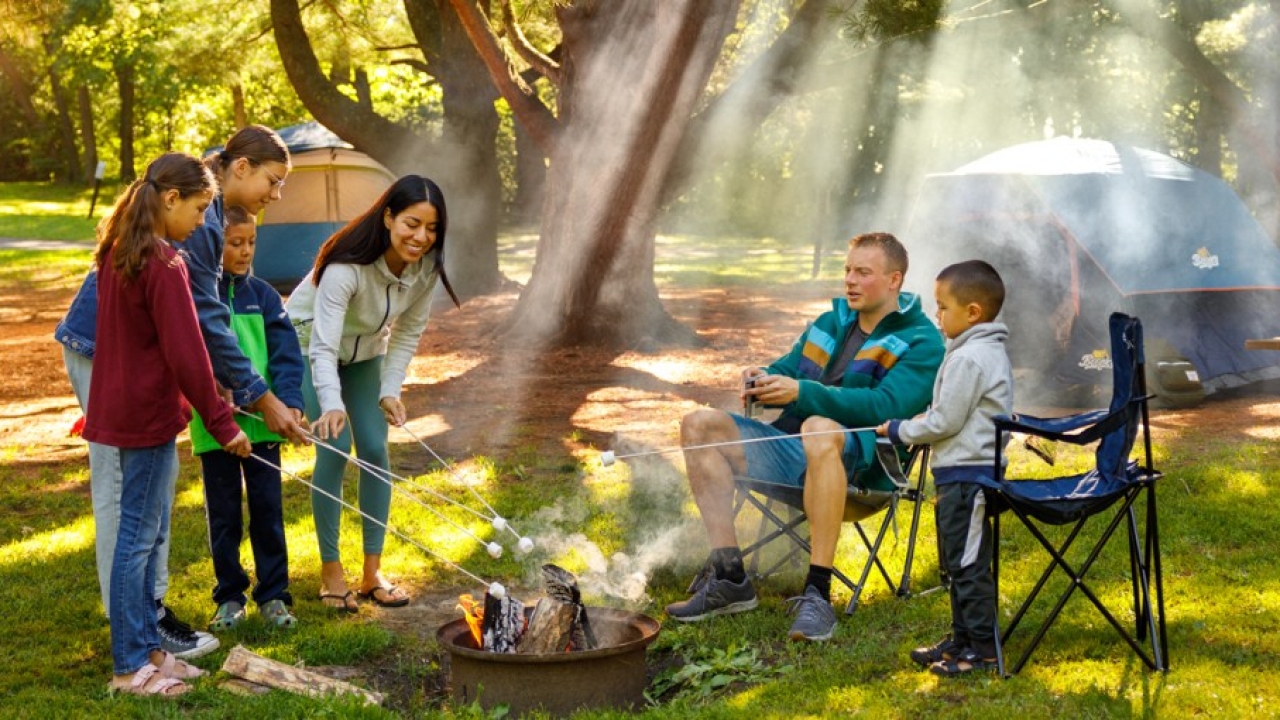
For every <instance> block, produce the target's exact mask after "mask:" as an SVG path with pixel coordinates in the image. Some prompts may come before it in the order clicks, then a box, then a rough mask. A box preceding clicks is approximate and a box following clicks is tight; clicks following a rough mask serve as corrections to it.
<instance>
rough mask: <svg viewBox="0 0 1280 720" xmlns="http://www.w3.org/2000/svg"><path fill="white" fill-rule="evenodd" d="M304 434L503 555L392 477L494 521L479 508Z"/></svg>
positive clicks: (522, 546)
mask: <svg viewBox="0 0 1280 720" xmlns="http://www.w3.org/2000/svg"><path fill="white" fill-rule="evenodd" d="M236 412H238V413H240V414H241V415H244V416H246V417H251V418H255V419H257V420H261V419H262V418H261V417H259V416H258V415H255V414H253V413H250V412H246V411H245V410H242V409H240V408H236ZM304 434H305V435H306V437H307V439H308V440H310V441H311V442H312V444H314V445H318V446H319V447H322V448H324V449H326V450H328V451H330V452H332V453H334V454H337V455H340V456H342V457H343V458H346V459H347V460H348V461H350V462H352V463H353V464H355V466H356V467H358V468H361V469H363V470H367V471H368V472H369V473H370V474H371V475H373V476H374V477H376V478H378V479H379V480H381V481H383V482H385V483H386V484H387V486H388V487H390V488H391V489H392V490H393V491H394V490H399V491H400V494H401V495H404V496H405V497H408V498H409V499H411V500H413V501H414V502H416V503H418V504H419V505H420V506H422V507H423V508H424V509H426V510H427V511H428V512H430V513H432V514H434V515H435V516H436V517H438V518H440V519H441V520H443V521H445V522H446V523H448V524H450V525H452V526H453V527H455V528H457V529H458V530H460V531H461V532H463V533H465V534H466V535H469V536H470V537H471V538H472V539H473V540H475V541H476V542H478V543H480V544H481V545H483V546H484V548H485V551H486V552H488V553H489V555H490V556H492V557H494V558H498V557H501V556H502V546H501V545H499V544H498V543H496V542H485V541H484V540H483V539H481V538H480V537H479V536H477V535H476V534H475V533H473V532H471V531H470V530H468V529H467V528H465V527H463V526H461V525H459V524H458V523H456V522H454V521H453V520H450V519H449V518H447V517H445V516H444V515H442V514H441V513H440V512H439V511H437V510H436V509H435V508H433V507H431V506H430V505H427V504H426V503H424V502H423V501H422V499H421V498H419V497H417V496H416V495H414V494H413V493H410V492H407V491H405V489H404V488H397V487H396V485H395V484H394V483H392V482H391V478H395V479H396V480H399V481H401V482H403V483H405V484H406V485H409V486H411V487H413V488H416V489H418V490H421V491H422V492H424V493H427V494H428V495H431V496H433V497H435V498H437V499H439V500H442V501H444V502H447V503H450V504H452V505H454V506H455V507H458V508H460V509H462V510H465V511H467V512H469V513H471V514H473V515H475V516H476V517H478V518H480V519H482V520H486V521H489V522H490V523H492V522H493V518H490V517H488V516H487V515H485V514H484V513H482V512H480V511H478V510H476V509H474V508H470V507H467V506H466V505H463V504H462V503H460V502H458V501H457V500H454V499H453V498H450V497H447V496H445V495H442V494H440V493H438V492H436V491H434V490H432V489H431V488H428V487H424V486H422V485H419V484H417V483H415V482H413V481H412V480H409V479H407V478H403V477H400V476H399V475H396V474H395V473H393V472H391V471H390V470H385V469H383V468H380V467H378V466H376V465H374V464H372V463H369V462H366V461H364V460H361V459H360V458H358V457H356V456H354V455H352V454H350V453H345V452H343V451H341V450H339V449H338V448H336V447H334V446H333V445H330V444H328V443H326V442H324V441H323V440H321V439H320V438H318V437H316V435H315V434H314V433H311V432H310V431H304ZM522 541H523V538H522ZM532 549H533V541H532V540H529V541H528V542H527V543H526V542H521V543H519V544H518V545H517V550H518V551H519V552H521V553H527V552H529V550H532Z"/></svg>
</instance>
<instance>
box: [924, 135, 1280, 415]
mask: <svg viewBox="0 0 1280 720" xmlns="http://www.w3.org/2000/svg"><path fill="white" fill-rule="evenodd" d="M909 237H911V238H913V239H914V243H919V244H921V245H924V244H926V243H927V244H929V247H928V248H927V249H926V248H922V249H925V252H924V253H916V252H914V250H915V247H916V246H915V244H914V243H913V257H916V256H920V255H923V256H924V258H925V262H922V263H921V265H922V268H923V269H922V272H926V273H928V272H933V273H936V271H937V270H939V269H941V268H942V267H943V266H945V265H947V264H949V263H951V262H956V261H958V260H964V259H969V258H981V259H984V260H987V261H988V262H991V263H992V265H994V266H995V267H996V269H997V270H999V271H1000V273H1001V275H1002V276H1003V277H1004V278H1005V282H1006V285H1007V299H1006V304H1005V312H1004V318H1003V319H1004V320H1005V322H1007V323H1008V324H1009V327H1010V345H1009V350H1010V356H1011V358H1012V359H1013V360H1014V364H1015V367H1021V368H1027V369H1030V370H1031V371H1033V375H1032V377H1033V378H1034V379H1035V383H1037V384H1039V385H1041V386H1040V387H1027V388H1026V389H1025V391H1024V390H1023V388H1021V387H1020V388H1019V395H1020V396H1022V397H1028V396H1035V395H1037V394H1039V393H1041V392H1053V391H1057V390H1063V389H1065V388H1071V387H1076V388H1083V387H1092V388H1094V390H1095V391H1100V390H1099V386H1100V385H1103V384H1105V383H1106V382H1107V381H1108V380H1109V375H1110V370H1109V362H1108V361H1107V360H1108V358H1106V357H1105V355H1106V354H1107V350H1106V348H1107V345H1106V340H1107V331H1106V319H1107V317H1109V316H1110V314H1111V312H1113V311H1117V310H1118V311H1122V312H1126V313H1129V314H1132V315H1136V316H1138V317H1140V318H1142V320H1143V323H1144V325H1145V327H1146V336H1147V367H1148V371H1149V372H1150V371H1155V372H1157V373H1159V372H1160V371H1162V370H1166V371H1169V372H1165V373H1164V375H1157V376H1156V377H1154V378H1153V379H1154V380H1155V382H1154V383H1153V384H1152V386H1153V389H1154V391H1155V392H1157V393H1158V394H1160V395H1161V396H1163V398H1164V399H1165V400H1166V401H1169V402H1167V403H1166V404H1179V402H1180V401H1184V400H1185V401H1190V400H1195V399H1198V398H1199V397H1200V396H1202V395H1203V394H1204V393H1205V392H1212V391H1214V390H1216V389H1221V388H1226V387H1233V386H1237V385H1242V384H1246V383H1250V382H1254V381H1258V380H1263V379H1269V378H1275V377H1280V352H1258V351H1251V350H1245V348H1244V341H1245V339H1247V338H1255V337H1271V336H1273V335H1275V334H1276V332H1277V330H1278V329H1280V319H1278V318H1280V249H1277V247H1276V246H1275V244H1274V243H1273V242H1272V240H1271V238H1270V237H1268V236H1267V234H1266V232H1265V231H1264V230H1263V229H1262V227H1261V225H1259V224H1258V222H1257V221H1256V220H1255V219H1254V218H1253V216H1252V215H1250V214H1249V211H1248V209H1247V208H1246V207H1245V205H1244V203H1243V202H1242V201H1241V200H1240V198H1239V197H1238V196H1236V194H1235V193H1234V192H1233V191H1232V190H1231V188H1230V187H1229V186H1228V185H1227V184H1226V183H1224V182H1223V181H1222V180H1220V179H1218V178H1216V177H1213V176H1212V175H1210V174H1208V173H1206V172H1204V171H1201V170H1198V169H1196V168H1193V167H1191V166H1190V165H1187V164H1185V163H1182V162H1180V161H1178V160H1176V159H1174V158H1172V157H1169V156H1167V155H1163V154H1160V153H1157V152H1153V151H1150V150H1143V149H1140V148H1134V147H1129V146H1125V145H1121V144H1117V143H1111V142H1107V141H1102V140H1089V139H1073V138H1055V139H1053V140H1047V141H1042V142H1032V143H1025V144H1022V145H1016V146H1013V147H1009V148H1005V149H1003V150H999V151H997V152H995V153H992V154H990V155H987V156H985V157H982V158H979V159H977V160H975V161H973V162H971V163H968V164H966V165H964V166H962V167H960V168H958V169H957V170H955V171H954V172H950V173H941V174H936V175H930V176H928V177H927V178H926V179H925V181H924V183H923V184H922V186H921V190H920V195H919V198H918V200H917V203H916V207H915V208H914V211H913V214H912V222H911V232H910V235H909ZM928 277H932V275H928ZM1188 363H1189V364H1188ZM1180 395H1182V397H1180Z"/></svg>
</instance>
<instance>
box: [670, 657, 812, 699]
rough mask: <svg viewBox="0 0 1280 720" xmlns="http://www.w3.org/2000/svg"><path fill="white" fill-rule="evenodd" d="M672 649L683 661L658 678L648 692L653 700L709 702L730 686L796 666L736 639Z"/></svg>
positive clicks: (754, 681)
mask: <svg viewBox="0 0 1280 720" xmlns="http://www.w3.org/2000/svg"><path fill="white" fill-rule="evenodd" d="M671 652H672V653H673V654H675V655H678V656H680V657H681V658H682V660H683V664H682V665H680V666H679V667H676V668H671V669H669V670H666V671H663V672H662V673H661V674H659V675H658V677H656V678H654V680H653V682H652V683H651V684H650V685H649V689H648V690H647V691H646V692H645V697H647V698H648V699H649V702H650V703H652V704H655V705H656V704H658V703H659V702H670V703H677V702H680V701H687V700H696V701H700V702H706V701H709V700H710V699H711V698H712V697H713V696H715V695H717V694H719V693H722V692H723V691H725V690H728V689H729V688H730V687H733V688H738V689H741V686H743V685H753V684H757V683H763V682H768V681H769V680H771V679H773V678H775V677H777V676H778V675H784V674H786V673H789V672H791V671H792V670H794V666H792V665H770V664H768V663H766V662H765V661H764V660H763V659H761V657H760V652H759V650H758V649H756V648H750V647H739V646H738V645H737V644H736V643H733V644H730V645H729V646H728V647H726V648H719V647H692V648H690V647H686V646H684V645H682V644H679V643H677V644H676V646H675V647H673V648H672V649H671Z"/></svg>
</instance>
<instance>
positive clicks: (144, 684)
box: [107, 663, 191, 697]
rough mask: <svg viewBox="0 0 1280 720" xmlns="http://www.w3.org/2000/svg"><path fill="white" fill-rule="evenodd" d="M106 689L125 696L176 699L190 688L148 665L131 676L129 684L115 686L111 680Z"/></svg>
mask: <svg viewBox="0 0 1280 720" xmlns="http://www.w3.org/2000/svg"><path fill="white" fill-rule="evenodd" d="M107 689H108V690H110V691H111V692H112V694H115V693H123V694H125V695H142V696H146V695H159V696H160V697H177V696H178V695H182V694H183V693H186V692H189V691H190V690H191V686H190V685H188V684H186V683H184V682H182V681H181V680H177V679H174V678H167V677H164V676H163V675H162V674H161V673H160V668H158V667H156V666H155V665H151V664H150V663H148V664H147V665H143V666H142V669H141V670H139V671H138V672H136V673H134V674H133V677H132V678H130V680H129V682H128V683H126V684H123V685H117V684H116V682H115V681H114V680H113V681H112V682H111V683H110V684H109V685H108V686H107Z"/></svg>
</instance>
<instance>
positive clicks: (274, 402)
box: [249, 390, 308, 445]
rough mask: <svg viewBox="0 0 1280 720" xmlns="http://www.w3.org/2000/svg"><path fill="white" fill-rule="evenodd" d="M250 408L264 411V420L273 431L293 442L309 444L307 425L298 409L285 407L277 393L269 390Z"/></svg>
mask: <svg viewBox="0 0 1280 720" xmlns="http://www.w3.org/2000/svg"><path fill="white" fill-rule="evenodd" d="M249 409H251V410H255V411H257V412H260V413H262V420H263V422H265V423H266V424H267V429H268V430H270V431H271V432H273V433H275V434H277V435H281V436H283V437H284V438H285V439H286V440H288V441H289V442H291V443H297V444H302V445H306V444H307V442H308V441H307V436H306V429H307V428H306V426H305V425H303V424H302V423H301V422H300V421H299V418H298V417H297V416H296V415H295V412H296V411H295V410H294V409H293V408H288V407H285V405H284V403H282V402H280V398H278V397H276V394H275V393H273V392H271V391H270V390H268V391H267V392H266V393H265V394H263V396H262V397H260V398H258V399H257V400H255V401H254V402H253V404H252V405H250V406H249Z"/></svg>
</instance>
